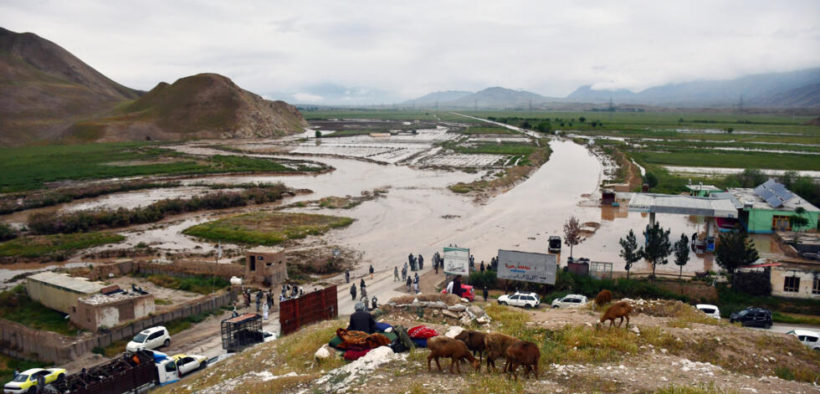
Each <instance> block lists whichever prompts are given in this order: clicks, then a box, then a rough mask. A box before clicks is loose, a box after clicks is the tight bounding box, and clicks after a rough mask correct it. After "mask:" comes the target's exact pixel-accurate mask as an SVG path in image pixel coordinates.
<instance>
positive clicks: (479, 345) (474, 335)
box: [456, 330, 486, 361]
mask: <svg viewBox="0 0 820 394" xmlns="http://www.w3.org/2000/svg"><path fill="white" fill-rule="evenodd" d="M484 337H485V334H484V333H483V332H481V331H473V330H464V331H462V332H460V333H459V334H458V335H456V339H458V340H459V341H461V342H464V343H465V344H466V345H467V348H468V349H470V350H472V351H473V355H474V356H478V360H479V361H483V359H482V356H483V354H484V349H486V347H485V345H484Z"/></svg>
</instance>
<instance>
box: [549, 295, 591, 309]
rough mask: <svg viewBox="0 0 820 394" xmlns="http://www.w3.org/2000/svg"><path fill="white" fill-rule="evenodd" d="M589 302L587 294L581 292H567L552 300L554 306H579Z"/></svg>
mask: <svg viewBox="0 0 820 394" xmlns="http://www.w3.org/2000/svg"><path fill="white" fill-rule="evenodd" d="M586 303H587V296H585V295H580V294H567V295H565V296H563V297H561V298H556V299H554V300H552V307H553V308H577V307H579V306H582V305H585V304H586Z"/></svg>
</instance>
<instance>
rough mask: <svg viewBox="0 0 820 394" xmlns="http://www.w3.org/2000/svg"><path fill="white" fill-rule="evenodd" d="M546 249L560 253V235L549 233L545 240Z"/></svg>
mask: <svg viewBox="0 0 820 394" xmlns="http://www.w3.org/2000/svg"><path fill="white" fill-rule="evenodd" d="M547 242H548V244H547V251H548V252H550V253H561V237H559V236H557V235H551V236H550V237H549V240H548V241H547Z"/></svg>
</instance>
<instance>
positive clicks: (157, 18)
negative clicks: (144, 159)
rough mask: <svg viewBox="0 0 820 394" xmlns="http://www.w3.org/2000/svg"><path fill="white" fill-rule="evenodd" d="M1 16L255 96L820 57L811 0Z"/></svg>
mask: <svg viewBox="0 0 820 394" xmlns="http://www.w3.org/2000/svg"><path fill="white" fill-rule="evenodd" d="M0 26H3V27H5V28H8V29H11V30H14V31H31V32H34V33H37V34H38V35H40V36H42V37H45V38H47V39H50V40H52V41H54V42H56V43H57V44H59V45H61V46H63V47H64V48H66V49H67V50H69V51H70V52H72V53H74V54H75V55H77V56H78V57H80V58H81V59H83V60H84V61H86V62H87V63H89V64H90V65H92V66H93V67H95V68H97V69H98V70H100V71H101V72H103V73H104V74H106V75H107V76H109V77H111V78H112V79H114V80H116V81H118V82H120V83H123V84H125V85H127V86H131V87H135V88H139V89H145V90H147V89H150V88H151V87H153V86H154V85H156V83H157V82H159V81H167V82H173V81H174V80H176V79H177V78H180V77H183V76H187V75H191V74H195V73H200V72H217V73H221V74H224V75H226V76H228V77H230V78H232V79H233V80H234V81H235V82H236V83H237V84H239V85H240V86H242V87H244V88H246V89H249V90H251V91H254V92H257V93H260V94H265V95H274V94H277V92H279V93H282V92H302V93H308V94H313V95H319V96H323V97H325V98H326V99H327V102H329V101H331V100H333V99H332V98H331V97H330V96H326V95H323V94H321V93H318V92H315V91H311V90H310V89H309V87H311V86H316V85H320V84H333V85H337V86H344V87H349V88H351V89H363V90H367V91H370V92H385V94H384V95H381V96H368V98H367V99H366V100H370V101H378V100H394V99H395V100H400V99H406V98H412V97H416V96H420V95H423V94H426V93H428V92H430V91H433V90H449V89H458V90H479V89H482V88H485V87H488V86H504V87H509V88H513V89H527V90H532V91H535V92H537V93H541V94H544V95H550V96H564V95H566V94H568V93H570V92H571V91H572V90H574V89H575V88H576V87H578V86H579V85H582V84H596V85H600V86H607V87H614V88H628V89H633V90H640V89H643V88H646V87H649V86H652V85H656V84H662V83H667V82H682V81H686V80H693V79H714V78H732V77H737V76H740V75H745V74H750V73H760V72H773V71H788V70H794V69H800V68H806V67H816V66H818V65H820V2H817V1H816V0H802V1H789V2H771V1H761V0H753V1H741V0H726V1H706V0H701V1H678V2H672V1H661V2H659V1H620V2H617V3H616V2H609V1H585V2H563V1H555V2H549V1H508V2H497V1H450V2H441V1H423V0H420V1H414V2H398V1H358V2H352V3H348V2H334V1H311V2H299V3H297V2H289V1H276V2H271V1H261V0H260V1H235V2H219V1H191V0H187V1H186V0H182V1H173V2H168V1H160V0H144V1H140V2H126V1H110V2H100V1H93V0H75V1H71V2H66V1H57V0H43V1H37V2H35V1H31V0H6V1H3V2H0ZM340 100H344V101H345V102H348V101H349V97H346V96H343V98H342V99H340ZM377 103H378V102H377Z"/></svg>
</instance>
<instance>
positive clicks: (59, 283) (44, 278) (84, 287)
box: [28, 271, 105, 294]
mask: <svg viewBox="0 0 820 394" xmlns="http://www.w3.org/2000/svg"><path fill="white" fill-rule="evenodd" d="M28 279H30V280H35V281H38V282H42V283H45V284H48V285H52V286H55V287H59V288H61V289H64V290H68V291H72V292H75V293H82V294H92V293H97V292H99V291H100V290H102V288H103V287H105V285H103V284H102V283H98V282H91V281H89V280H88V279H86V278H75V277H71V276H69V275H68V274H60V273H56V272H51V271H46V272H40V273H39V274H34V275H31V276H29V277H28Z"/></svg>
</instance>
